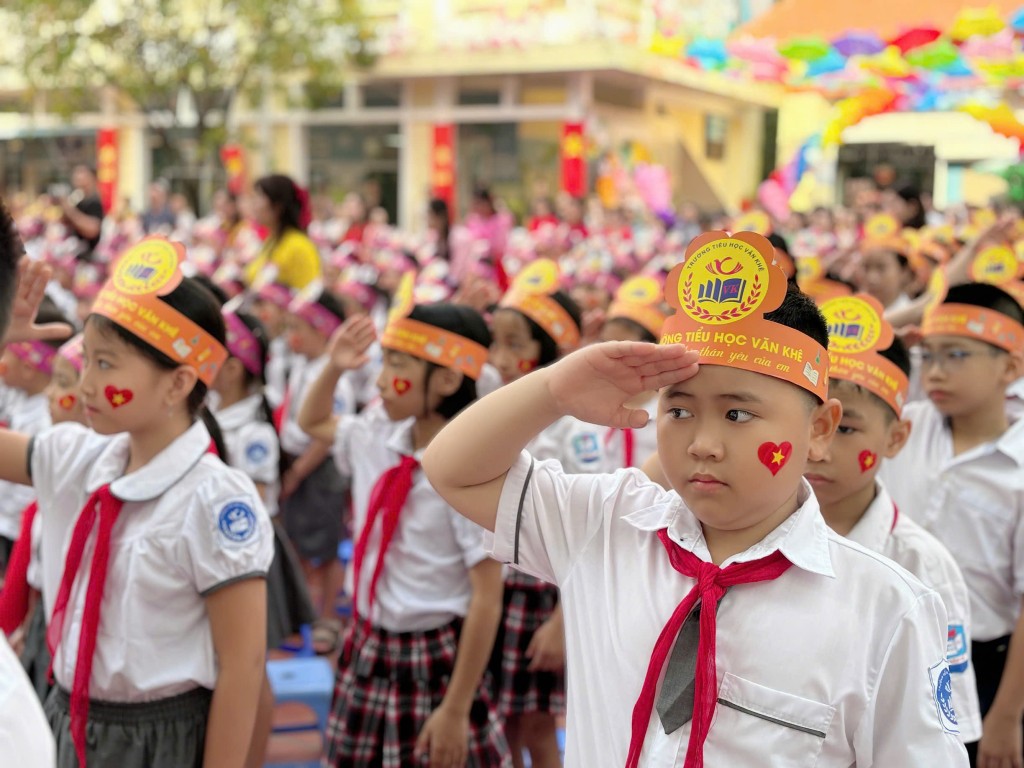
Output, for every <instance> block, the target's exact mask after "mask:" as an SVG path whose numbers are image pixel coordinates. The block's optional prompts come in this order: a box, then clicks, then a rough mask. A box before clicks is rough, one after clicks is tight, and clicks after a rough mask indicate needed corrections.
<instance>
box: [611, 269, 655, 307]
mask: <svg viewBox="0 0 1024 768" xmlns="http://www.w3.org/2000/svg"><path fill="white" fill-rule="evenodd" d="M662 292H663V289H662V287H661V285H660V284H659V283H658V281H657V280H655V279H654V278H653V277H647V276H641V277H632V278H630V279H629V280H627V281H626V282H625V283H623V284H622V287H621V288H619V292H618V295H616V297H615V300H616V301H625V302H629V303H630V304H642V305H644V306H648V305H651V304H657V303H658V302H660V301H661V294H662Z"/></svg>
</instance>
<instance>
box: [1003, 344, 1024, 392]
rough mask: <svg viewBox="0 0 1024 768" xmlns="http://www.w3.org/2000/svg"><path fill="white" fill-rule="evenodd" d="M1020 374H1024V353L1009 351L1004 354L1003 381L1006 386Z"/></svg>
mask: <svg viewBox="0 0 1024 768" xmlns="http://www.w3.org/2000/svg"><path fill="white" fill-rule="evenodd" d="M1021 376H1024V355H1022V354H1021V353H1019V352H1016V353H1010V354H1008V355H1007V356H1006V369H1005V372H1004V375H1003V381H1004V383H1005V384H1006V386H1009V385H1010V384H1013V382H1015V381H1016V380H1017V379H1019V378H1020V377H1021Z"/></svg>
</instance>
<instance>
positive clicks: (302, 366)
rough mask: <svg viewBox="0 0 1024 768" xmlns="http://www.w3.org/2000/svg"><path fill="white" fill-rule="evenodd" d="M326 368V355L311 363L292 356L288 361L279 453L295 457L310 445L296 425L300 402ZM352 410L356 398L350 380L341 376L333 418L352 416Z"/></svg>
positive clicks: (354, 407) (306, 437)
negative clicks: (345, 415) (280, 451)
mask: <svg viewBox="0 0 1024 768" xmlns="http://www.w3.org/2000/svg"><path fill="white" fill-rule="evenodd" d="M326 365H327V356H326V355H321V356H320V357H318V358H316V359H315V360H308V359H306V358H305V357H300V356H298V355H296V356H295V357H294V358H293V360H292V367H291V371H290V372H289V374H288V396H287V398H286V399H287V400H288V403H287V410H286V411H285V415H284V423H283V424H282V425H281V450H282V451H284V452H285V453H290V454H291V455H293V456H299V455H301V454H302V453H304V452H305V450H306V449H307V448H309V446H310V445H311V444H312V443H313V439H312V438H311V437H310V436H309V435H307V434H306V433H305V432H303V431H302V427H300V426H299V422H298V418H299V410H300V409H301V408H302V401H303V400H304V399H305V397H306V393H307V392H309V388H310V386H312V384H313V382H314V381H316V379H317V377H318V376H319V375H320V374H321V373H322V372H323V370H324V367H325V366H326ZM355 410H356V395H355V392H354V391H353V389H352V383H351V380H350V379H349V378H348V377H347V376H342V377H341V378H340V379H338V385H337V386H336V387H335V388H334V405H333V407H332V412H333V413H334V415H335V416H341V415H343V414H347V413H355Z"/></svg>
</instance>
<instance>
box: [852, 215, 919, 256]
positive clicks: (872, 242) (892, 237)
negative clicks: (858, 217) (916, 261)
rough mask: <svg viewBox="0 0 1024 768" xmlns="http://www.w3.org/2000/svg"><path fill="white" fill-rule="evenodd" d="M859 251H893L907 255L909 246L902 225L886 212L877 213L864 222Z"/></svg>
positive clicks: (909, 249)
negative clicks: (862, 237)
mask: <svg viewBox="0 0 1024 768" xmlns="http://www.w3.org/2000/svg"><path fill="white" fill-rule="evenodd" d="M861 251H862V252H865V253H866V252H869V251H895V252H896V253H898V254H901V255H902V256H906V257H909V256H910V252H911V248H910V244H909V243H908V242H907V239H906V238H905V237H904V236H903V225H902V224H900V222H899V221H898V220H897V219H896V217H895V216H891V215H889V214H888V213H879V214H876V215H874V216H872V217H871V218H870V219H868V220H867V221H866V222H864V239H863V240H862V241H861Z"/></svg>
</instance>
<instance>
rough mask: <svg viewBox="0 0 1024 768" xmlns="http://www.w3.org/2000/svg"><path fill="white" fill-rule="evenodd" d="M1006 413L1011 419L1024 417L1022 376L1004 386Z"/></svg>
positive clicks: (1023, 379) (1023, 383)
mask: <svg viewBox="0 0 1024 768" xmlns="http://www.w3.org/2000/svg"><path fill="white" fill-rule="evenodd" d="M1006 413H1007V414H1008V415H1009V416H1010V418H1011V419H1020V418H1022V417H1024V377H1021V378H1019V379H1017V380H1016V381H1015V382H1013V384H1011V385H1010V386H1009V387H1007V388H1006Z"/></svg>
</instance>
